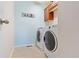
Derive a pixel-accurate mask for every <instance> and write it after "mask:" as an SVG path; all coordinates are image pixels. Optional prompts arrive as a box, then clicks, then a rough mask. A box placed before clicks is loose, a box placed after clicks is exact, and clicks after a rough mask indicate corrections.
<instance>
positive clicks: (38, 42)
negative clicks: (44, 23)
mask: <svg viewBox="0 0 79 59" xmlns="http://www.w3.org/2000/svg"><path fill="white" fill-rule="evenodd" d="M43 33H44V28H43V27H39V28H38V29H37V35H36V36H37V38H36V46H37V47H38V48H39V49H40V50H43V45H42V44H43V40H42V36H43Z"/></svg>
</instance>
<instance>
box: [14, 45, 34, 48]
mask: <svg viewBox="0 0 79 59" xmlns="http://www.w3.org/2000/svg"><path fill="white" fill-rule="evenodd" d="M33 45H34V44H25V45H16V46H15V48H16V47H25V46H33Z"/></svg>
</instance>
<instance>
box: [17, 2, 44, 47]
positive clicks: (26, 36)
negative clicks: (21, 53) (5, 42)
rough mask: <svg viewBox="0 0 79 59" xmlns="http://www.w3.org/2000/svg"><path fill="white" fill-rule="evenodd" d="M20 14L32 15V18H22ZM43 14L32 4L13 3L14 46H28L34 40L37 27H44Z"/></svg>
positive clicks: (37, 6)
mask: <svg viewBox="0 0 79 59" xmlns="http://www.w3.org/2000/svg"><path fill="white" fill-rule="evenodd" d="M22 12H26V13H33V14H34V16H35V17H34V18H28V17H22V15H21V14H22ZM43 14H44V12H43V9H42V7H41V6H40V5H36V4H34V3H33V2H25V1H24V2H15V27H16V28H15V39H16V40H15V42H16V43H15V45H16V46H22V45H29V44H33V43H34V41H35V40H36V31H37V28H38V27H41V26H44V20H43V19H44V15H43Z"/></svg>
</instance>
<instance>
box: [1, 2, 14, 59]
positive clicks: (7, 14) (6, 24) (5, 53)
mask: <svg viewBox="0 0 79 59" xmlns="http://www.w3.org/2000/svg"><path fill="white" fill-rule="evenodd" d="M13 10H14V9H13V2H0V20H1V21H2V22H3V23H2V24H0V58H1V57H9V56H10V53H11V50H12V48H13V45H14V23H13V21H14V19H13V18H14V15H13V13H14V12H13ZM1 21H0V22H1Z"/></svg>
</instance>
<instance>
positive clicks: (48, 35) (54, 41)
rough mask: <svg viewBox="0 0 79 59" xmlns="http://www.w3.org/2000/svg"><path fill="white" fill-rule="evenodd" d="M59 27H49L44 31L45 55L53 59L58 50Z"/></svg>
mask: <svg viewBox="0 0 79 59" xmlns="http://www.w3.org/2000/svg"><path fill="white" fill-rule="evenodd" d="M57 31H58V30H57V26H54V25H53V26H48V28H47V29H45V30H44V34H43V38H42V39H43V45H44V53H45V54H46V55H47V56H48V57H50V56H52V57H53V53H55V52H56V50H57V48H58V32H57Z"/></svg>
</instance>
